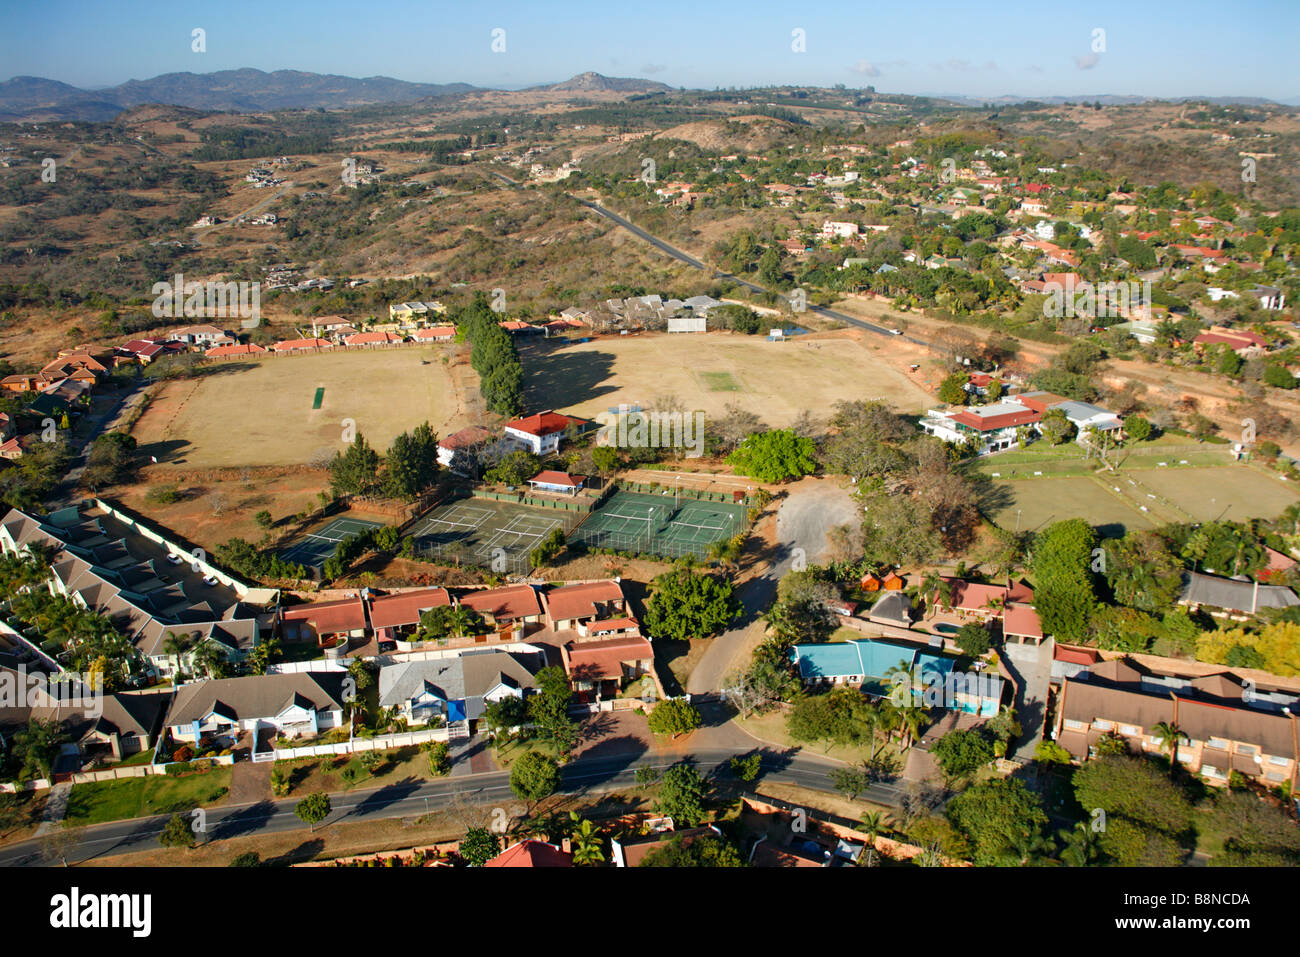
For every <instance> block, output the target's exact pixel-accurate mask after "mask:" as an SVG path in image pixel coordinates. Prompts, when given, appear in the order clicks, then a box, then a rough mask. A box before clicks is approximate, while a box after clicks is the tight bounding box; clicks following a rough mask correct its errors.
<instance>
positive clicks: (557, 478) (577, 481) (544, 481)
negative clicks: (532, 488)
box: [528, 469, 584, 488]
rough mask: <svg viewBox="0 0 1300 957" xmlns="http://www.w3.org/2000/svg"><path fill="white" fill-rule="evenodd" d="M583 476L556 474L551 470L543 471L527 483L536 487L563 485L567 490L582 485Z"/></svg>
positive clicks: (566, 473)
mask: <svg viewBox="0 0 1300 957" xmlns="http://www.w3.org/2000/svg"><path fill="white" fill-rule="evenodd" d="M583 478H584V477H583V476H581V475H570V474H569V473H568V472H556V471H554V470H552V469H543V470H542V471H540V472H538V473H537V474H536V475H534V476H533V477H532V478H530V479H529V480H528V481H529V482H530V483H534V482H535V483H537V484H538V485H563V486H565V487H567V488H578V487H579V486H580V485H582V483H583Z"/></svg>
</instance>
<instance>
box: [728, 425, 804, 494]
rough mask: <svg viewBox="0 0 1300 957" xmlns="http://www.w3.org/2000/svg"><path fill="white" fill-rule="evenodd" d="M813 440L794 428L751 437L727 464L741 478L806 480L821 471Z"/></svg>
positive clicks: (768, 480) (729, 456)
mask: <svg viewBox="0 0 1300 957" xmlns="http://www.w3.org/2000/svg"><path fill="white" fill-rule="evenodd" d="M814 451H815V447H814V445H813V441H812V439H806V438H802V437H800V436H798V435H795V434H794V432H793V431H792V430H790V429H773V430H771V431H768V432H759V433H757V434H755V435H751V436H749V437H748V438H746V439H745V440H744V441H743V442H741V443H740V445H739V447H737V449H736V450H735V451H734V452H732V453H731V454H730V455H728V456H727V464H728V465H730V466H731V467H732V468H734V469H735V470H736V472H737V473H738V474H740V475H748V476H751V477H753V478H756V479H758V481H760V482H768V483H771V482H784V481H785V480H786V479H792V478H802V477H803V476H805V475H809V474H811V473H812V472H813V471H815V470H816V468H817V462H816V460H815V459H814V458H813V455H814Z"/></svg>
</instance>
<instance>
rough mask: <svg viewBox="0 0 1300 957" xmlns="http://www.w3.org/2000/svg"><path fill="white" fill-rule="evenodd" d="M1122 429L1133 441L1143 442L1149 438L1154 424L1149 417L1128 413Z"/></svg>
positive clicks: (1153, 429)
mask: <svg viewBox="0 0 1300 957" xmlns="http://www.w3.org/2000/svg"><path fill="white" fill-rule="evenodd" d="M1124 431H1125V432H1126V433H1127V434H1128V437H1129V438H1130V439H1132V440H1133V441H1134V442H1145V441H1146V440H1147V439H1149V438H1151V433H1152V432H1154V431H1155V426H1153V425H1152V424H1151V421H1150V420H1149V419H1145V418H1143V417H1142V416H1140V415H1130V416H1129V417H1128V418H1127V419H1125V420H1124Z"/></svg>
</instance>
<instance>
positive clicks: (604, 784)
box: [0, 749, 901, 867]
mask: <svg viewBox="0 0 1300 957" xmlns="http://www.w3.org/2000/svg"><path fill="white" fill-rule="evenodd" d="M740 753H744V752H740V751H734V750H722V749H708V750H700V751H696V752H693V753H691V754H688V755H685V756H684V759H685V760H688V761H690V762H692V763H693V764H694V765H695V766H696V767H697V768H698V769H699V771H700V772H701V773H702V774H705V775H713V776H723V777H725V776H727V775H728V774H729V771H728V762H729V761H730V759H731V758H732V757H734V756H736V755H737V754H740ZM760 753H761V754H762V756H763V761H762V766H763V779H764V780H765V781H769V782H774V783H783V784H797V785H800V786H802V787H806V788H813V789H815V790H819V791H833V790H834V788H833V786H832V785H831V782H830V778H829V776H828V775H829V773H830V771H831V770H833V769H834V768H836V767H842V765H838V764H836V763H833V762H829V761H824V760H821V759H818V758H815V757H808V756H804V755H801V754H797V753H795V754H789V753H782V752H777V751H770V750H769V751H763V752H760ZM678 760H681V759H676V760H671V761H667V760H665V759H663V758H658V759H657V760H656V759H649V760H646V759H642V760H638V759H637V758H636V757H635V756H634V755H631V754H627V755H623V756H621V757H620V756H614V757H606V758H599V759H589V760H583V759H578V760H576V761H574V762H573V763H572V764H570V765H567V766H566V767H564V768H563V769H562V771H561V784H560V792H561V793H565V794H585V793H595V792H600V791H608V790H613V789H618V788H626V787H629V786H633V785H635V774H636V769H637V768H639V767H653V768H658V769H660V770H663V769H664V768H667V767H670V766H671V765H672V764H675V763H677V762H678ZM900 795H901V792H900V790H899V788H897V787H895V786H893V785H888V784H878V785H873V786H872V787H871V788H870V789H869V790H868V792H867V793H866V794H864V795H863V796H864V797H865V798H867V799H868V800H871V801H873V802H875V803H877V804H885V805H889V806H891V807H894V806H897V805H898V803H899V799H900ZM330 797H331V801H332V802H334V808H333V810H332V811H331V813H330V816H329V817H328V818H327V819H326V821H325V823H323V824H320V825H317V827H320V828H326V827H328V826H329V825H330V824H334V823H339V822H343V821H366V820H378V819H382V818H394V817H412V818H413V817H419V816H421V815H423V814H426V813H429V812H430V811H434V810H438V809H440V808H444V807H446V806H448V805H449V804H452V803H453V802H456V801H470V802H472V803H474V804H491V803H493V802H499V803H501V804H506V803H514V802H517V800H518V799H517V798H516V797H515V796H514V794H513V793H512V792H511V790H510V775H509V774H508V773H507V772H505V771H493V772H489V773H486V774H471V775H464V776H461V777H456V778H445V779H442V780H438V781H410V782H398V783H394V784H389V785H385V786H384V787H380V788H371V789H368V790H358V791H349V792H346V793H334V794H332V795H331V796H330ZM298 800H299V799H298V798H283V799H281V800H278V801H261V802H258V803H254V804H245V805H234V806H226V807H215V808H209V809H208V810H207V831H206V836H205V837H204V841H205V842H210V841H219V840H227V839H229V838H234V837H247V836H249V835H252V834H259V833H261V834H279V833H284V832H288V831H301V830H306V829H307V825H306V824H304V823H303V822H302V821H301V820H299V819H298V817H297V815H296V814H294V807H295V805H297V803H298ZM169 819H170V815H165V814H164V815H156V816H154V817H146V818H135V819H133V820H127V821H114V822H111V823H108V824H96V825H92V826H90V827H85V828H80V829H77V830H76V831H75V833H76V834H77V838H78V840H77V842H76V844H75V845H74V846H73V847H72V848H71V849H70V850H69V851H68V861H69V863H74V864H79V863H86V862H104V859H106V858H111V857H115V856H117V855H120V854H129V853H132V852H134V851H146V850H156V849H157V848H158V846H159V845H158V835H159V834H160V833H161V832H162V829H163V827H164V825H166V823H167V821H168V820H169ZM48 863H50V861H49V859H48V858H47V857H46V855H45V851H44V849H43V847H42V843H41V840H40V839H31V840H27V841H22V842H21V843H16V844H12V845H9V846H7V847H4V848H0V867H32V866H43V865H46V864H48Z"/></svg>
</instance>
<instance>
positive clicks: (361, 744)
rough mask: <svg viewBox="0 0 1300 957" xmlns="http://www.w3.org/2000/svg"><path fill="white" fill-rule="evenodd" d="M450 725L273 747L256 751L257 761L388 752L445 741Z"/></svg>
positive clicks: (255, 759) (254, 754)
mask: <svg viewBox="0 0 1300 957" xmlns="http://www.w3.org/2000/svg"><path fill="white" fill-rule="evenodd" d="M446 740H447V728H446V727H442V728H425V729H424V730H422V731H403V732H401V733H399V734H384V735H380V736H378V737H374V738H353V739H352V740H350V741H340V742H339V743H338V744H309V745H306V746H305V747H301V748H272V749H271V750H270V751H254V752H253V760H254V761H291V760H293V759H294V758H323V757H329V756H331V755H337V754H355V753H357V752H359V751H387V750H389V749H390V748H406V747H410V746H412V745H418V744H424V743H425V742H426V741H446Z"/></svg>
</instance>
